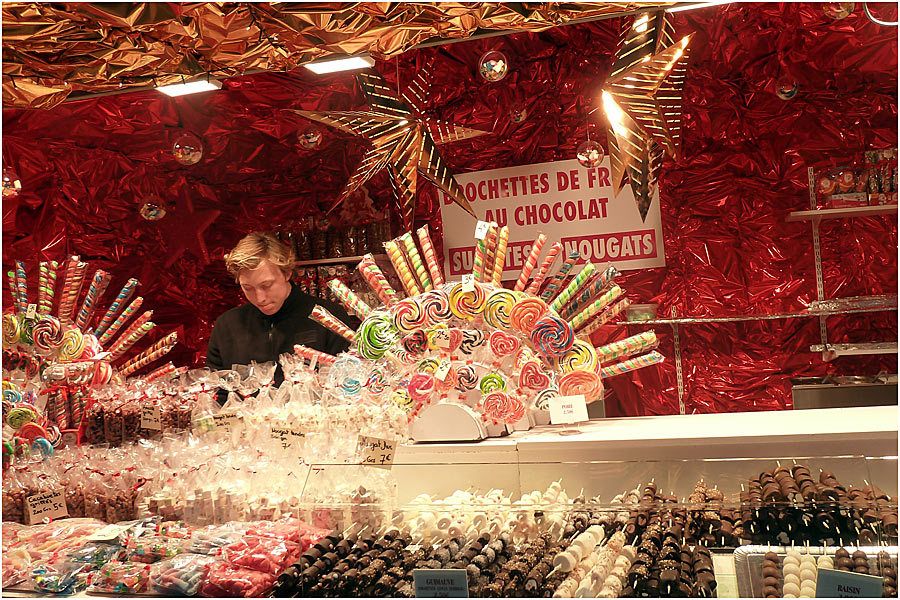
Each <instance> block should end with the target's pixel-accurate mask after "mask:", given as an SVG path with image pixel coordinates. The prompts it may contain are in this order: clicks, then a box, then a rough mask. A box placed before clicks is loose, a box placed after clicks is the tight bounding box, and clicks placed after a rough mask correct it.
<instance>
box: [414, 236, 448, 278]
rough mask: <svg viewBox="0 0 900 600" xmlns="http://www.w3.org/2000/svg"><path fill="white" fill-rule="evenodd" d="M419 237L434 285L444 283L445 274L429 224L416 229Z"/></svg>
mask: <svg viewBox="0 0 900 600" xmlns="http://www.w3.org/2000/svg"><path fill="white" fill-rule="evenodd" d="M416 235H417V236H418V237H419V245H420V246H422V254H424V255H425V264H426V265H428V271H429V273H431V279H432V281H433V282H434V286H435V287H438V286H441V285H444V274H443V273H442V272H441V267H440V265H439V264H438V261H437V253H435V251H434V243H433V242H432V241H431V235H429V233H428V225H423V226H422V227H419V228H418V229H417V230H416Z"/></svg>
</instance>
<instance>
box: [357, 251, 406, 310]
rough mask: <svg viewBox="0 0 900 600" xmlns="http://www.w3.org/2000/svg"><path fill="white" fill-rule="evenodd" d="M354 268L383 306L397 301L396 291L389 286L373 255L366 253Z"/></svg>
mask: <svg viewBox="0 0 900 600" xmlns="http://www.w3.org/2000/svg"><path fill="white" fill-rule="evenodd" d="M356 268H357V270H358V271H359V274H360V275H362V277H363V279H365V280H366V283H368V284H369V287H370V288H372V291H373V292H375V295H376V296H378V299H379V300H381V302H382V303H383V304H384V305H385V306H391V305H392V304H394V303H396V302H397V300H398V298H397V291H396V290H395V289H394V288H392V287H391V284H390V283H388V280H387V277H385V276H384V273H383V272H382V270H381V269H380V268H379V267H378V265H377V264H375V257H374V256H372V255H371V254H366V255H365V256H363V258H362V260H361V261H360V263H359V264H358V265H357V266H356Z"/></svg>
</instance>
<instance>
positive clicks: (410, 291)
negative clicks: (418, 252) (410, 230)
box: [384, 240, 422, 296]
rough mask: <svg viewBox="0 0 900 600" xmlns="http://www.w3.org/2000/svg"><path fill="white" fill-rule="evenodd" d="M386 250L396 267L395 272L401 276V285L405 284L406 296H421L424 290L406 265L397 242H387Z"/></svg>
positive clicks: (385, 244)
mask: <svg viewBox="0 0 900 600" xmlns="http://www.w3.org/2000/svg"><path fill="white" fill-rule="evenodd" d="M384 249H385V251H386V252H387V255H388V258H390V259H391V264H392V265H394V270H395V271H397V275H399V276H400V283H402V284H403V290H404V291H405V292H406V295H407V296H415V295H417V294H421V293H422V290H421V289H420V288H419V284H418V283H416V280H415V278H414V277H413V274H412V271H411V270H410V269H409V265H408V264H406V259H405V258H404V257H403V253H402V252H400V248H399V247H398V246H397V242H396V241H394V240H390V241H387V242H385V243H384Z"/></svg>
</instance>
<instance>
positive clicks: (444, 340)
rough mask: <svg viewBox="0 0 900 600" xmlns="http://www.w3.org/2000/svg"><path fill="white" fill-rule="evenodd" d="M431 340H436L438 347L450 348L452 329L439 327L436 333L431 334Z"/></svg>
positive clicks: (435, 343)
mask: <svg viewBox="0 0 900 600" xmlns="http://www.w3.org/2000/svg"><path fill="white" fill-rule="evenodd" d="M431 341H432V342H434V345H435V346H437V347H438V348H444V349H446V348H449V347H450V330H449V329H438V330H437V331H435V332H434V333H432V334H431Z"/></svg>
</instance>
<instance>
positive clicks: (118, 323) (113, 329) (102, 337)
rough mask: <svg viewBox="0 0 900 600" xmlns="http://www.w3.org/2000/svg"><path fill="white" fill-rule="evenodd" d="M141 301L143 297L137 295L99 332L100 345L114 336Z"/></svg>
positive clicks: (132, 314) (135, 310) (139, 306)
mask: <svg viewBox="0 0 900 600" xmlns="http://www.w3.org/2000/svg"><path fill="white" fill-rule="evenodd" d="M143 303H144V299H143V298H142V297H140V296H138V297H137V298H135V299H134V301H133V302H132V303H131V304H129V305H128V306H127V307H125V310H123V311H122V314H121V315H119V316H118V318H117V319H116V320H115V322H114V323H113V324H112V325H110V326H109V328H108V329H106V330H105V331H104V332H103V333H102V334H100V337H99V338H98V339H97V341H98V342H100V345H101V346H105V345H106V342H108V341H110V340H111V339H113V338H114V337H116V334H117V333H119V330H120V329H122V326H123V325H125V323H127V322H128V320H129V319H130V318H131V317H133V316H134V315H135V313H137V311H138V310H139V309H140V308H141V305H142V304H143ZM104 318H105V317H104ZM101 325H102V323H101ZM98 331H99V328H98ZM95 335H96V334H95Z"/></svg>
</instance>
